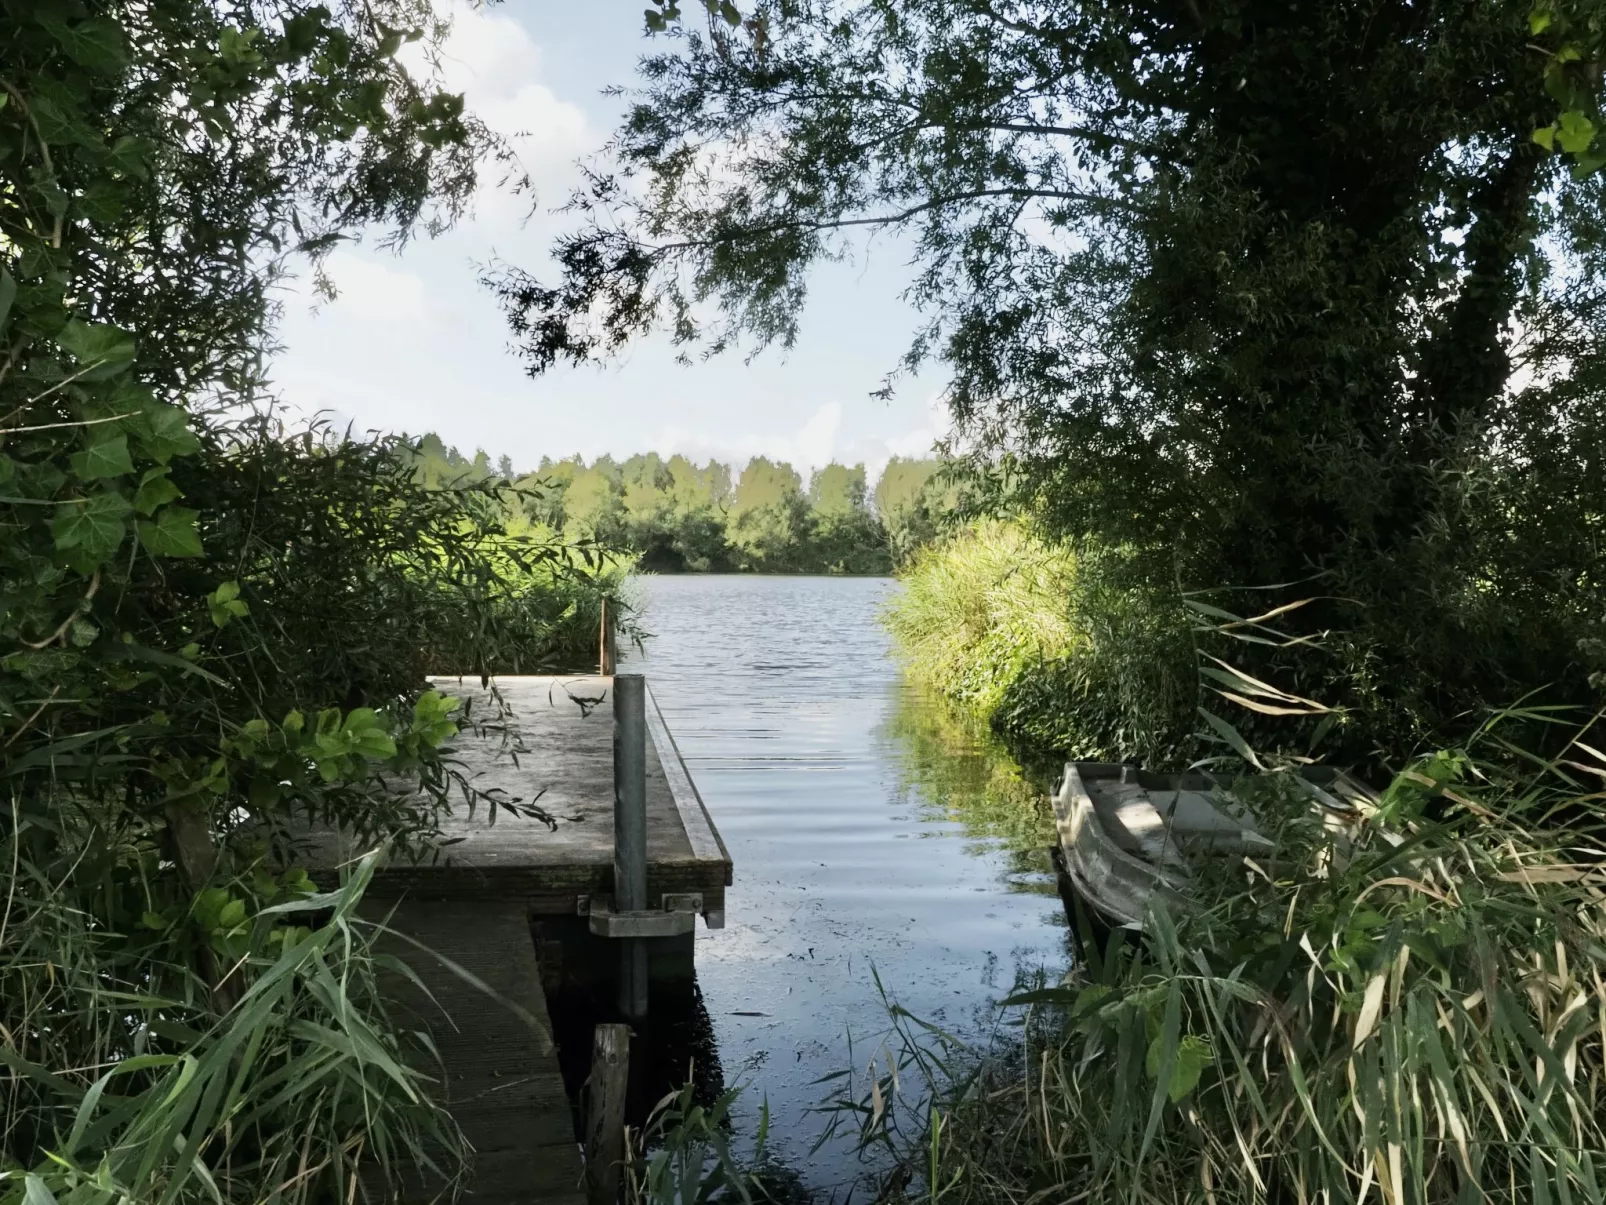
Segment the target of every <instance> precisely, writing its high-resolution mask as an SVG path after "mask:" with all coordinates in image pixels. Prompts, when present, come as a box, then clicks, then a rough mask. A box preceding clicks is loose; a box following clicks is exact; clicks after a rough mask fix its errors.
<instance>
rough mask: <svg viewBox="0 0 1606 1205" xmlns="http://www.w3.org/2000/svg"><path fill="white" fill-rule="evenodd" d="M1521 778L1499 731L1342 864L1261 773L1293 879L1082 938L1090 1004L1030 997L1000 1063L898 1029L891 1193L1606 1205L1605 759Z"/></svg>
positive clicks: (1044, 994) (881, 1138)
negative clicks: (1561, 817)
mask: <svg viewBox="0 0 1606 1205" xmlns="http://www.w3.org/2000/svg"><path fill="white" fill-rule="evenodd" d="M1508 718H1520V717H1508ZM1511 752H1512V751H1511V750H1510V749H1509V748H1503V747H1501V736H1500V725H1491V726H1489V727H1486V728H1485V729H1483V730H1481V731H1480V732H1479V733H1478V734H1477V736H1476V738H1475V740H1474V741H1473V742H1472V744H1471V747H1470V749H1468V750H1455V751H1450V752H1447V753H1445V754H1442V755H1438V756H1435V757H1433V758H1430V759H1426V760H1424V761H1422V762H1419V763H1417V764H1415V765H1413V766H1412V767H1410V768H1409V769H1408V771H1407V772H1406V773H1403V774H1401V775H1400V776H1399V777H1398V778H1397V779H1396V780H1395V782H1394V784H1393V785H1392V786H1391V787H1390V788H1389V790H1388V791H1387V792H1386V793H1385V795H1384V796H1383V801H1382V807H1381V808H1380V810H1379V812H1378V814H1377V815H1376V816H1375V817H1373V818H1371V819H1369V820H1367V821H1365V822H1363V823H1361V824H1360V825H1359V827H1358V830H1357V831H1356V833H1355V835H1354V843H1353V845H1352V847H1351V848H1350V849H1349V850H1348V851H1347V852H1346V854H1345V855H1344V856H1342V857H1339V858H1334V857H1333V856H1332V846H1331V841H1330V834H1329V833H1328V832H1327V831H1326V830H1325V829H1324V826H1323V825H1322V824H1321V822H1320V821H1319V820H1318V818H1316V817H1315V816H1314V815H1313V814H1312V812H1311V810H1310V807H1309V802H1308V797H1306V796H1305V795H1304V794H1303V793H1302V792H1299V791H1296V790H1292V789H1289V786H1290V784H1289V778H1288V776H1287V775H1286V774H1280V773H1268V774H1265V775H1262V776H1260V777H1259V778H1258V779H1257V780H1255V781H1252V782H1250V783H1249V784H1248V785H1247V786H1246V787H1245V790H1246V792H1247V794H1248V799H1249V802H1251V803H1252V805H1253V806H1254V807H1255V809H1256V810H1257V814H1258V815H1259V816H1261V817H1262V818H1263V821H1264V823H1266V825H1267V826H1268V828H1270V829H1271V830H1272V831H1273V833H1274V835H1275V837H1276V838H1277V839H1278V841H1279V842H1280V845H1281V849H1282V854H1281V856H1280V858H1279V862H1278V864H1277V865H1275V866H1274V865H1270V864H1267V865H1259V864H1253V863H1246V864H1245V865H1243V866H1241V867H1237V868H1235V869H1233V870H1232V872H1231V873H1223V874H1221V875H1220V876H1217V877H1215V878H1214V879H1212V881H1210V882H1208V883H1202V884H1200V889H1201V890H1202V891H1203V892H1205V894H1204V895H1203V896H1202V897H1201V905H1202V906H1201V907H1200V908H1199V909H1198V910H1197V911H1196V912H1193V913H1191V914H1189V915H1186V916H1169V915H1165V914H1163V913H1162V914H1159V915H1156V916H1154V917H1153V918H1152V919H1151V921H1150V924H1149V927H1148V930H1147V932H1146V933H1145V934H1144V936H1143V938H1142V939H1141V940H1133V939H1132V936H1131V935H1130V934H1124V933H1122V932H1120V931H1117V932H1116V934H1115V935H1114V936H1113V937H1111V938H1110V939H1109V940H1108V941H1107V942H1103V943H1101V942H1098V941H1097V940H1092V939H1087V940H1084V942H1083V950H1084V953H1085V958H1084V960H1083V962H1082V963H1081V964H1080V965H1078V966H1077V967H1076V968H1075V969H1074V970H1073V973H1072V974H1071V975H1070V976H1068V977H1067V979H1066V980H1065V982H1063V983H1061V984H1058V985H1050V986H1039V987H1038V988H1036V989H1033V990H1025V991H1020V992H1018V993H1017V994H1016V995H1015V996H1014V997H1013V999H1012V1000H1010V1001H1006V1009H1007V1010H1008V1011H1010V1012H1011V1013H1012V1014H1013V1015H1014V1016H1015V1017H1016V1018H1017V1019H1018V1020H1019V1021H1020V1022H1021V1024H1020V1026H1019V1028H1014V1029H1006V1030H1005V1031H1004V1032H1005V1033H1007V1034H1009V1035H1010V1036H1009V1037H1008V1038H1007V1039H1006V1040H1003V1041H1001V1042H1000V1043H999V1044H998V1045H996V1046H994V1047H992V1048H988V1049H981V1050H977V1049H967V1048H965V1047H963V1046H962V1045H960V1044H959V1043H957V1042H955V1041H953V1040H951V1039H949V1038H947V1037H946V1036H945V1035H943V1034H942V1032H941V1031H940V1030H934V1029H932V1028H930V1027H925V1026H920V1025H918V1024H916V1023H915V1022H914V1021H913V1020H912V1019H910V1018H908V1017H907V1016H906V1015H901V1014H900V1015H898V1016H897V1021H898V1023H899V1025H900V1028H901V1029H902V1030H903V1035H904V1041H903V1043H902V1046H901V1050H900V1052H899V1053H898V1054H896V1055H891V1054H884V1055H883V1056H881V1057H879V1058H878V1059H877V1060H875V1062H874V1063H873V1065H872V1068H871V1078H872V1079H873V1081H874V1087H873V1089H871V1088H870V1086H869V1085H866V1092H865V1096H864V1098H863V1099H862V1100H860V1101H856V1102H854V1105H855V1110H856V1112H855V1113H854V1116H855V1117H856V1118H858V1119H861V1120H862V1122H863V1124H864V1127H865V1129H864V1136H865V1139H866V1141H868V1142H872V1143H875V1144H878V1145H883V1146H885V1147H887V1148H890V1150H891V1152H892V1153H893V1155H894V1156H895V1159H896V1162H897V1168H898V1170H897V1172H896V1173H895V1175H894V1176H893V1177H892V1178H891V1179H890V1180H889V1181H888V1187H887V1194H886V1195H887V1196H888V1197H889V1198H892V1199H903V1200H925V1201H929V1200H937V1199H941V1200H944V1201H947V1202H949V1203H950V1205H964V1203H966V1202H988V1203H990V1205H992V1203H997V1202H1020V1203H1025V1202H1029V1201H1037V1202H1041V1201H1057V1200H1086V1201H1145V1202H1155V1203H1162V1202H1163V1203H1166V1205H1182V1203H1185V1202H1186V1203H1189V1205H1193V1203H1197V1205H1239V1203H1242V1205H1250V1203H1254V1205H1262V1203H1268V1202H1277V1203H1280V1202H1302V1201H1312V1202H1314V1201H1334V1202H1337V1201H1357V1202H1358V1201H1362V1200H1365V1199H1367V1198H1368V1196H1370V1195H1373V1194H1375V1198H1374V1199H1378V1200H1382V1201H1387V1202H1394V1203H1400V1205H1404V1203H1407V1202H1417V1203H1421V1205H1438V1203H1445V1205H1448V1203H1450V1202H1464V1201H1484V1202H1539V1201H1574V1202H1589V1203H1590V1205H1598V1203H1599V1202H1601V1201H1603V1200H1606V1188H1603V1176H1602V1170H1603V1161H1606V1128H1603V1125H1602V1114H1601V1110H1600V1104H1599V1101H1600V1095H1601V1093H1602V1091H1603V1086H1606V1040H1603V1036H1606V990H1603V989H1602V986H1601V985H1602V983H1603V982H1606V927H1603V919H1602V918H1603V912H1602V907H1601V904H1602V896H1601V891H1602V884H1603V883H1606V866H1603V864H1602V862H1601V855H1600V853H1599V848H1600V845H1599V837H1600V823H1599V821H1600V803H1599V799H1598V797H1597V796H1596V794H1595V792H1594V790H1593V784H1592V783H1591V782H1589V781H1586V780H1588V779H1593V778H1598V777H1599V776H1601V775H1603V774H1606V758H1603V757H1602V756H1600V755H1598V754H1591V753H1587V752H1585V751H1584V750H1582V749H1578V748H1575V749H1574V755H1575V758H1576V760H1577V761H1578V764H1579V765H1580V766H1584V765H1587V766H1588V767H1589V769H1588V770H1587V771H1581V770H1574V769H1570V768H1568V767H1565V766H1558V765H1551V766H1543V765H1540V766H1533V767H1530V768H1529V769H1527V770H1526V771H1525V772H1523V773H1511V772H1510V770H1509V769H1508V768H1502V767H1509V766H1510V764H1511V762H1510V754H1511ZM1484 753H1487V754H1492V755H1494V757H1493V760H1490V761H1483V760H1481V759H1480V754H1484ZM1558 813H1560V814H1566V815H1568V816H1569V817H1570V823H1569V824H1568V825H1567V826H1566V827H1562V828H1558V827H1557V825H1556V823H1555V820H1556V816H1557V815H1558ZM1402 838H1403V840H1402ZM1311 871H1319V873H1314V874H1313V873H1308V872H1311ZM890 1048H897V1044H896V1043H894V1044H891V1047H890Z"/></svg>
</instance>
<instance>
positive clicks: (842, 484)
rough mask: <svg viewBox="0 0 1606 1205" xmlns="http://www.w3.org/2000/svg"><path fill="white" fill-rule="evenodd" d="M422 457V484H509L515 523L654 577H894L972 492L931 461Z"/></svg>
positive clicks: (424, 443) (435, 450)
mask: <svg viewBox="0 0 1606 1205" xmlns="http://www.w3.org/2000/svg"><path fill="white" fill-rule="evenodd" d="M416 457H417V464H418V471H419V475H420V479H421V480H422V481H424V482H425V483H427V484H434V485H442V484H447V483H460V484H473V485H481V486H490V487H494V486H495V485H496V484H497V483H501V484H503V485H505V486H506V487H508V489H507V492H506V494H505V498H506V507H505V509H506V514H507V521H508V522H510V523H512V524H513V525H515V526H521V525H522V526H528V527H532V528H534V529H538V530H540V531H542V532H544V533H547V534H549V535H550V536H552V537H553V538H559V537H561V538H563V539H565V540H568V541H570V542H572V543H588V544H593V545H595V546H597V547H599V548H603V549H607V550H608V551H610V552H614V553H618V554H620V555H621V556H622V557H625V558H628V560H629V562H630V563H631V564H632V566H633V567H634V568H636V569H638V570H640V571H641V572H644V573H820V574H843V575H859V576H875V575H883V574H889V573H892V572H893V571H894V570H895V569H896V568H897V567H898V566H899V565H902V564H904V563H906V562H907V561H908V560H909V558H910V557H911V556H913V555H914V554H915V553H916V552H918V551H919V549H921V548H923V547H924V546H926V545H927V544H929V543H930V542H931V541H932V540H934V539H935V538H936V537H937V535H938V534H939V532H940V531H941V530H942V529H943V527H944V525H945V523H946V521H947V520H948V517H949V516H950V515H951V514H952V513H953V512H954V511H956V510H957V509H958V508H959V506H960V505H961V504H962V501H963V491H962V489H961V487H960V486H959V485H958V484H957V483H956V482H955V481H954V479H953V478H952V477H951V475H950V474H949V473H946V472H944V469H945V468H946V467H947V464H946V462H944V461H941V460H936V459H929V458H928V459H908V458H903V457H897V456H894V457H893V458H892V459H891V460H890V461H888V463H887V464H886V466H885V467H884V468H883V469H882V470H881V474H880V476H879V477H878V478H877V479H876V480H875V482H874V484H873V485H872V483H871V482H870V480H869V476H868V474H867V473H866V470H865V466H864V465H862V464H855V465H841V464H835V463H832V464H828V465H826V466H824V467H823V468H820V469H817V470H815V471H814V472H813V473H812V474H811V475H810V477H809V479H808V481H806V482H805V481H804V479H803V477H802V475H801V474H800V473H798V471H797V470H796V469H794V468H793V467H792V466H791V465H790V464H788V463H786V462H785V461H776V460H771V459H769V458H768V457H764V456H757V457H754V458H753V459H752V460H750V461H748V462H747V464H745V465H744V466H742V467H741V468H740V469H739V470H738V469H737V468H735V467H734V466H732V465H728V464H723V463H721V462H719V461H716V460H711V461H708V462H707V463H705V464H701V465H699V464H695V463H693V462H692V461H690V460H688V459H687V458H686V457H684V456H667V457H666V456H661V455H659V454H658V453H656V452H648V453H644V454H641V455H636V456H631V457H629V458H628V459H625V460H615V459H614V458H613V457H611V456H600V457H598V458H597V459H596V460H594V461H592V462H590V463H589V464H588V463H586V462H585V461H584V460H583V459H582V458H581V457H579V456H571V457H569V458H567V459H564V460H553V459H551V458H543V459H542V461H541V463H540V465H539V466H538V467H536V468H535V469H532V470H529V471H521V470H520V469H519V468H518V467H517V466H515V465H514V464H513V462H512V461H511V460H510V459H509V458H508V457H506V456H503V457H501V458H500V460H499V461H498V462H497V463H496V464H492V462H491V459H490V457H489V456H488V455H487V454H486V453H485V452H484V451H482V450H476V452H475V453H474V454H473V455H472V456H465V455H464V454H462V453H460V452H459V451H458V450H457V449H456V448H453V447H449V446H447V445H446V444H444V443H443V442H442V441H441V439H440V437H439V436H436V435H433V434H431V435H426V436H424V437H423V438H422V439H420V440H419V441H417V452H416Z"/></svg>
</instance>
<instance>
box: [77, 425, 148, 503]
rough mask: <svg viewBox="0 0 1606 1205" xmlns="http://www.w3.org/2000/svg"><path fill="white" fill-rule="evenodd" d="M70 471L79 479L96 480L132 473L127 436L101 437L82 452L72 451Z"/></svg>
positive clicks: (132, 463) (132, 466) (132, 467)
mask: <svg viewBox="0 0 1606 1205" xmlns="http://www.w3.org/2000/svg"><path fill="white" fill-rule="evenodd" d="M72 471H73V475H74V476H76V477H77V478H78V479H79V480H80V481H97V480H99V479H100V478H102V477H120V476H122V475H123V474H124V473H132V472H133V471H134V462H133V461H132V460H130V459H129V458H128V437H127V436H126V435H118V436H116V437H115V438H113V439H103V440H101V441H100V442H99V443H93V444H90V445H89V447H87V448H85V449H84V450H83V451H82V452H74V453H73V455H72ZM135 505H138V503H136V504H135ZM146 513H147V514H148V513H149V512H146Z"/></svg>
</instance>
